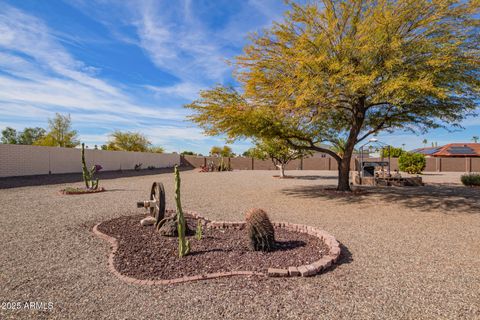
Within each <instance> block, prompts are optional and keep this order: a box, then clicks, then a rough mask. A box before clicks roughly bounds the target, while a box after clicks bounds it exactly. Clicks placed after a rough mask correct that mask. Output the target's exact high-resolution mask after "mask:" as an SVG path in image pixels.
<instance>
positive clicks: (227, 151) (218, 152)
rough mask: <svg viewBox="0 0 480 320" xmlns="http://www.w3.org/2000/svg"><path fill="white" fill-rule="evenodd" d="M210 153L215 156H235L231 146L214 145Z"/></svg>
mask: <svg viewBox="0 0 480 320" xmlns="http://www.w3.org/2000/svg"><path fill="white" fill-rule="evenodd" d="M210 155H211V156H215V157H224V158H232V157H234V156H235V153H233V151H232V148H230V147H229V146H223V147H222V148H220V147H217V146H213V147H212V148H211V149H210Z"/></svg>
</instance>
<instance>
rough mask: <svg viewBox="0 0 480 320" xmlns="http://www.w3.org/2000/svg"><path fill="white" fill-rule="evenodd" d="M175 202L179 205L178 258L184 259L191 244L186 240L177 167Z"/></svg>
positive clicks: (176, 168) (176, 169)
mask: <svg viewBox="0 0 480 320" xmlns="http://www.w3.org/2000/svg"><path fill="white" fill-rule="evenodd" d="M175 202H176V203H177V231H178V256H179V257H183V256H186V255H187V254H189V253H190V242H189V241H188V240H187V239H185V230H186V223H185V217H184V216H183V211H182V203H181V202H180V172H179V171H178V167H177V166H175Z"/></svg>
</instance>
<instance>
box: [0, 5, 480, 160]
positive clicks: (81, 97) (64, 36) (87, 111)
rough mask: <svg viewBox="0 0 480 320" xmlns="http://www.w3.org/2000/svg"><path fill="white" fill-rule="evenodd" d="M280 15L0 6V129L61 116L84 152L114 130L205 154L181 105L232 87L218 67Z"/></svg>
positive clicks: (270, 11)
mask: <svg viewBox="0 0 480 320" xmlns="http://www.w3.org/2000/svg"><path fill="white" fill-rule="evenodd" d="M285 9H286V6H285V4H284V2H283V1H281V0H236V1H234V0H230V1H228V0H177V1H162V0H159V1H147V0H145V1H142V0H137V1H115V0H65V1H60V0H49V1H38V0H22V1H18V0H17V1H13V0H12V1H2V0H0V88H1V89H0V128H3V127H6V126H11V127H14V128H16V129H18V130H22V129H23V128H24V127H27V126H28V127H31V126H41V127H47V119H48V118H49V117H53V115H54V114H55V112H60V113H70V114H71V117H72V121H73V125H74V128H75V129H76V130H78V132H79V135H80V138H81V140H82V141H84V142H86V143H87V144H88V145H90V146H93V145H94V144H98V145H101V144H104V143H105V142H106V140H107V139H108V135H109V133H111V132H112V131H113V130H116V129H119V130H128V131H140V132H142V133H144V134H145V135H147V137H148V138H149V139H150V140H151V141H152V142H153V144H154V145H160V146H163V147H165V148H166V150H167V151H183V150H192V151H195V152H201V153H204V154H205V153H208V150H209V149H210V147H211V146H213V145H223V144H225V142H224V140H223V139H222V138H221V137H206V136H204V135H203V134H202V132H201V130H200V129H199V128H197V127H196V126H195V125H194V124H192V123H189V122H187V121H186V119H185V116H186V115H187V114H188V110H185V109H184V108H183V105H184V104H186V103H189V102H191V101H192V100H194V99H195V98H196V96H197V94H198V91H199V90H201V89H207V88H209V87H211V86H212V85H214V84H217V83H220V84H233V83H234V82H233V79H232V77H231V68H230V67H229V65H228V63H227V61H228V60H229V59H232V58H233V57H234V56H236V55H238V54H240V53H241V51H242V47H243V46H244V45H245V43H246V42H247V39H246V37H247V35H248V33H249V32H254V31H258V30H261V29H262V28H264V27H268V26H269V25H271V23H272V21H275V20H279V19H280V18H281V17H282V12H283V11H284V10H285ZM463 125H464V126H465V127H466V129H465V130H462V131H458V132H454V133H451V132H447V131H445V130H435V131H432V132H430V133H429V134H427V135H418V136H417V135H414V134H405V133H401V132H398V133H395V134H388V135H382V136H380V139H381V140H382V141H384V142H386V143H392V144H394V145H402V144H406V147H407V148H415V147H420V146H422V145H423V144H422V140H423V139H425V138H426V139H427V140H428V141H429V143H430V142H431V141H436V142H438V144H439V145H440V144H444V143H447V142H454V141H455V142H460V141H465V142H468V141H470V140H471V137H472V136H473V135H480V120H479V118H472V119H470V120H468V121H466V122H465V123H464V124H463ZM232 147H233V149H234V151H235V152H237V153H241V152H243V151H244V150H246V149H247V148H248V147H249V143H248V141H245V142H239V143H235V144H234V145H233V146H232Z"/></svg>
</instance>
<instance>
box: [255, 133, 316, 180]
mask: <svg viewBox="0 0 480 320" xmlns="http://www.w3.org/2000/svg"><path fill="white" fill-rule="evenodd" d="M307 154H311V151H306V150H298V149H294V148H292V147H291V146H289V145H288V144H287V142H285V141H284V140H281V139H269V140H267V139H263V140H261V141H258V142H256V143H255V147H254V148H253V149H251V151H250V155H251V156H252V157H253V158H257V159H260V160H266V159H270V160H272V163H273V165H274V166H276V167H277V168H278V169H279V170H280V178H284V177H285V166H286V165H287V164H288V163H289V162H290V161H292V160H295V159H299V158H302V157H304V156H305V155H307Z"/></svg>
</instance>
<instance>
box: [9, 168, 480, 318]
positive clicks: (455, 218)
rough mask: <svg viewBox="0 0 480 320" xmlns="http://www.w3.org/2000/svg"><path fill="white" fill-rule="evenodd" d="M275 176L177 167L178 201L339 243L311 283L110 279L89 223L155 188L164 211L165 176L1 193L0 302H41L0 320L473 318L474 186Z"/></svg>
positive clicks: (478, 219)
mask: <svg viewBox="0 0 480 320" xmlns="http://www.w3.org/2000/svg"><path fill="white" fill-rule="evenodd" d="M288 173H289V174H292V175H295V176H296V177H297V179H285V180H279V179H274V178H272V174H273V172H272V171H253V172H252V171H240V172H222V173H198V172H195V171H184V172H182V184H183V185H182V201H183V206H184V208H185V209H190V210H196V211H198V212H199V213H200V214H203V215H204V216H206V217H208V218H211V219H225V220H239V219H242V218H243V215H244V212H245V211H246V210H247V209H249V208H251V207H260V208H263V209H265V210H266V211H267V213H268V214H269V215H270V216H271V218H272V219H273V220H276V221H290V222H294V223H302V224H308V225H312V226H316V227H321V228H323V229H325V230H326V231H328V232H330V233H332V234H333V235H335V236H336V238H337V239H338V240H339V241H340V242H341V243H342V245H343V247H342V259H341V261H340V262H341V264H339V265H338V266H337V267H336V268H335V269H333V270H331V271H329V272H327V273H324V274H322V275H320V276H317V277H313V278H291V279H289V278H287V279H260V280H258V279H255V280H253V279H248V278H242V277H237V278H230V279H218V280H212V281H200V282H192V283H185V284H180V285H174V286H165V287H163V286H154V287H147V286H137V285H129V284H125V283H123V282H121V281H119V280H118V279H117V278H116V277H115V276H114V275H112V274H111V273H110V272H109V271H108V270H107V254H108V253H109V250H110V249H109V247H108V245H107V243H106V242H104V241H102V240H100V239H98V238H97V237H95V236H93V234H92V232H91V227H92V226H93V225H94V224H95V223H98V222H101V221H103V220H106V219H110V218H114V217H118V216H121V215H130V214H135V213H138V210H140V209H136V208H135V202H136V201H137V200H143V199H145V198H146V196H147V190H148V189H149V187H150V185H151V183H152V182H153V181H155V180H157V181H161V182H163V183H164V184H165V187H166V191H167V201H168V207H173V174H158V175H151V176H141V177H128V178H117V179H109V180H104V181H101V185H102V186H104V187H105V188H107V189H108V190H109V191H108V192H104V193H98V194H90V195H76V196H61V195H59V194H58V193H57V191H58V190H59V189H61V188H64V187H65V186H67V185H74V186H75V185H77V186H81V183H71V184H56V185H55V184H52V185H45V186H32V187H20V188H11V189H4V190H0V203H1V204H2V205H1V208H0V231H1V232H0V241H1V242H0V243H1V244H2V251H1V253H2V254H1V255H0V301H1V302H2V307H5V306H7V305H6V304H4V303H3V302H7V301H12V302H25V301H34V302H42V301H43V302H53V310H52V311H48V312H39V311H33V310H23V309H22V310H17V311H11V310H3V309H0V319H32V318H35V319H47V318H48V319H50V318H51V319H181V318H187V319H252V318H255V319H480V190H479V189H471V188H465V187H463V186H461V185H458V184H456V185H454V184H450V183H452V182H458V176H459V175H458V174H457V175H456V176H455V175H454V174H448V175H436V174H435V175H426V176H425V180H426V182H427V183H428V182H435V184H429V185H427V186H425V187H417V188H415V187H411V188H403V189H401V188H394V187H391V188H380V189H369V190H368V193H367V194H363V195H360V196H356V197H330V196H328V195H326V194H325V193H322V192H321V190H320V188H321V186H327V185H329V186H331V185H333V184H335V179H336V178H335V173H334V172H326V171H323V172H322V171H296V172H295V171H290V172H288ZM442 176H443V178H442ZM449 182H450V183H449ZM440 183H444V184H440Z"/></svg>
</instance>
